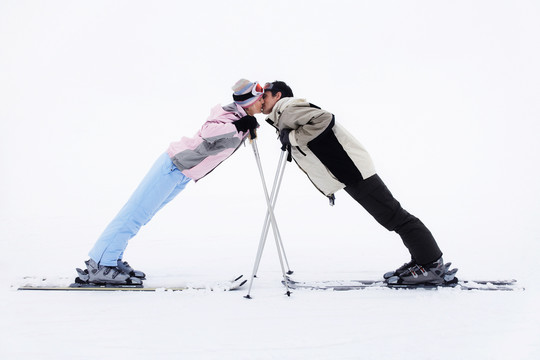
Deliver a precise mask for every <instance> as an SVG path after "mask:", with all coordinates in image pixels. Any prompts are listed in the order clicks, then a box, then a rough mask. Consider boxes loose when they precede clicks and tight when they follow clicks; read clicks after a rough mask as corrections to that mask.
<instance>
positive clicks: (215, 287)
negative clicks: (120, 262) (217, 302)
mask: <svg viewBox="0 0 540 360" xmlns="http://www.w3.org/2000/svg"><path fill="white" fill-rule="evenodd" d="M44 280H46V279H43V281H44ZM246 282H247V280H245V279H243V275H240V276H238V277H236V278H235V279H234V280H230V281H222V282H217V283H212V284H208V285H193V286H191V285H181V286H155V287H146V286H144V285H138V284H137V285H131V284H125V285H113V284H102V285H98V284H89V283H79V282H74V283H72V284H70V285H67V286H66V285H39V284H37V285H36V284H28V285H23V286H20V287H18V288H17V290H40V291H147V292H152V291H184V290H209V291H233V290H237V289H239V288H240V287H241V286H243V285H244V284H245V283H246Z"/></svg>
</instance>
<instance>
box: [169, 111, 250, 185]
mask: <svg viewBox="0 0 540 360" xmlns="http://www.w3.org/2000/svg"><path fill="white" fill-rule="evenodd" d="M244 116H246V112H245V111H244V109H242V107H240V106H238V105H236V104H235V103H232V104H229V105H227V106H224V107H221V106H220V105H216V106H215V107H214V108H213V109H212V110H211V111H210V116H209V117H208V119H207V120H206V122H205V123H204V124H203V126H202V127H201V129H200V130H199V131H198V132H197V134H195V135H194V136H193V137H191V138H188V137H183V138H182V139H181V140H180V141H177V142H173V143H171V144H170V145H169V148H168V149H167V154H169V156H170V158H171V160H172V162H173V163H174V165H175V166H176V167H177V168H178V170H180V171H181V172H182V174H184V175H185V176H187V177H189V178H191V179H193V180H195V181H197V180H199V179H201V178H202V177H204V176H206V175H207V174H208V173H209V172H210V171H212V170H214V169H215V168H216V166H218V165H219V164H221V162H223V160H225V159H227V158H228V157H229V156H231V155H232V154H233V153H234V152H235V151H236V149H238V147H239V146H240V144H242V142H243V141H244V139H245V138H246V137H247V136H248V134H249V132H246V133H243V132H238V131H237V130H236V126H234V124H233V122H234V121H236V120H238V119H240V118H242V117H244Z"/></svg>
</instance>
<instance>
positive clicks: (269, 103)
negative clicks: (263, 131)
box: [262, 90, 281, 114]
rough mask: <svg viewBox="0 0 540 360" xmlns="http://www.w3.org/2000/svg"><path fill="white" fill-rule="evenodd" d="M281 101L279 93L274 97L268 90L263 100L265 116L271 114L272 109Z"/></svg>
mask: <svg viewBox="0 0 540 360" xmlns="http://www.w3.org/2000/svg"><path fill="white" fill-rule="evenodd" d="M279 99H281V93H280V92H278V93H277V94H276V95H272V92H271V91H270V90H267V91H265V92H264V95H263V100H264V105H263V108H262V113H263V114H270V113H271V112H272V109H273V108H274V105H276V103H277V102H278V101H279Z"/></svg>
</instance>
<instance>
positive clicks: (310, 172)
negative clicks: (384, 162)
mask: <svg viewBox="0 0 540 360" xmlns="http://www.w3.org/2000/svg"><path fill="white" fill-rule="evenodd" d="M266 121H267V122H268V123H270V124H272V125H273V126H274V127H276V128H277V129H278V130H279V131H281V130H283V129H291V132H290V134H289V140H290V142H291V145H292V147H291V155H292V157H293V159H294V160H295V162H296V163H297V165H298V166H299V167H300V168H301V169H302V170H303V171H304V172H305V173H306V175H307V176H308V177H309V179H310V180H311V182H312V183H313V184H314V185H315V186H316V187H317V189H319V191H321V192H322V193H323V194H324V195H326V196H328V197H329V198H330V199H333V197H334V193H335V192H336V191H338V190H341V189H343V188H344V187H346V186H348V185H350V184H353V183H357V182H358V181H362V180H364V179H367V178H369V177H370V176H373V175H375V174H376V171H375V166H374V164H373V161H372V160H371V157H370V155H369V153H368V152H367V151H366V149H365V148H364V147H363V146H362V145H361V144H360V143H359V142H358V141H357V140H356V139H355V138H354V137H353V136H352V135H351V134H350V133H349V132H348V131H347V130H345V129H344V128H343V127H342V126H340V125H339V124H338V123H336V121H335V118H334V115H333V114H331V113H329V112H328V111H325V110H322V109H320V108H319V107H317V106H315V105H313V104H310V103H308V102H307V101H306V100H304V99H298V98H283V99H281V100H279V101H278V102H277V103H276V104H275V105H274V108H273V109H272V112H271V113H270V114H269V115H268V117H267V119H266ZM331 201H332V200H331Z"/></svg>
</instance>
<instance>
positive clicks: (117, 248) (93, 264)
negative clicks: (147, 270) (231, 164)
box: [76, 79, 264, 284]
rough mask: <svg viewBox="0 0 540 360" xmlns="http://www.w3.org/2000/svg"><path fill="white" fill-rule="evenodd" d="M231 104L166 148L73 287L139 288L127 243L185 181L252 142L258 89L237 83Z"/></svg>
mask: <svg viewBox="0 0 540 360" xmlns="http://www.w3.org/2000/svg"><path fill="white" fill-rule="evenodd" d="M232 89H233V91H234V93H233V100H234V102H233V103H231V104H229V105H227V106H223V107H222V106H220V105H216V106H215V107H214V108H213V109H212V110H211V112H210V116H209V117H208V119H207V120H206V122H205V123H204V124H203V125H202V127H201V129H200V130H199V131H198V132H197V134H195V136H193V137H191V138H187V137H183V138H182V139H181V140H180V141H177V142H173V143H172V144H170V146H169V148H168V149H167V151H166V152H165V153H164V154H162V155H161V156H160V157H159V158H158V159H157V161H156V162H155V163H154V165H153V167H152V168H151V169H150V171H149V172H148V174H147V175H146V177H145V178H144V179H143V180H142V182H141V183H140V185H139V186H138V188H137V189H136V190H135V192H134V193H133V195H131V197H130V199H129V200H128V202H127V203H126V204H125V205H124V207H123V208H122V209H121V210H120V212H119V213H118V214H117V215H116V217H115V218H114V219H113V220H112V222H111V223H110V224H109V225H108V226H107V228H106V229H105V231H104V232H103V234H101V236H100V237H99V239H98V240H97V241H96V243H95V245H94V247H93V248H92V249H91V250H90V253H89V256H90V259H89V260H88V261H85V263H86V266H87V269H86V270H84V271H83V270H81V269H77V271H78V273H79V278H77V279H76V281H77V282H87V283H93V284H142V281H141V280H142V279H144V276H145V275H144V273H142V272H140V271H135V270H133V268H131V267H130V266H129V264H128V263H127V262H125V261H123V259H122V256H123V254H124V250H125V249H126V247H127V244H128V241H129V239H131V238H132V237H134V236H135V235H136V234H137V232H138V231H139V229H140V228H141V226H143V225H145V224H147V223H148V222H149V221H150V220H151V219H152V217H153V216H154V215H155V214H156V213H157V212H158V211H159V210H160V209H161V208H162V207H163V206H165V205H166V204H167V203H168V202H170V201H171V200H172V199H174V197H176V195H178V193H179V192H180V191H182V190H183V189H184V188H185V187H186V185H187V184H188V183H189V182H190V181H191V180H194V181H198V180H200V179H202V178H203V177H204V176H206V175H207V174H208V173H210V172H211V171H212V170H213V169H215V168H216V167H217V166H218V165H219V164H221V163H222V162H223V161H224V160H225V159H227V158H228V157H229V156H231V155H232V154H233V153H234V152H235V151H236V149H238V147H239V146H240V145H241V144H242V143H243V142H244V140H245V139H246V137H247V136H248V132H249V133H250V134H251V137H252V138H255V136H256V134H255V129H256V128H257V127H258V126H259V124H258V123H257V120H256V119H255V117H254V116H253V115H255V114H258V113H260V112H261V110H262V105H263V99H262V95H263V92H264V91H263V88H262V87H261V85H260V84H258V83H257V82H250V81H248V80H246V79H241V80H239V81H238V82H237V83H236V84H235V85H234V86H233V88H232Z"/></svg>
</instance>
